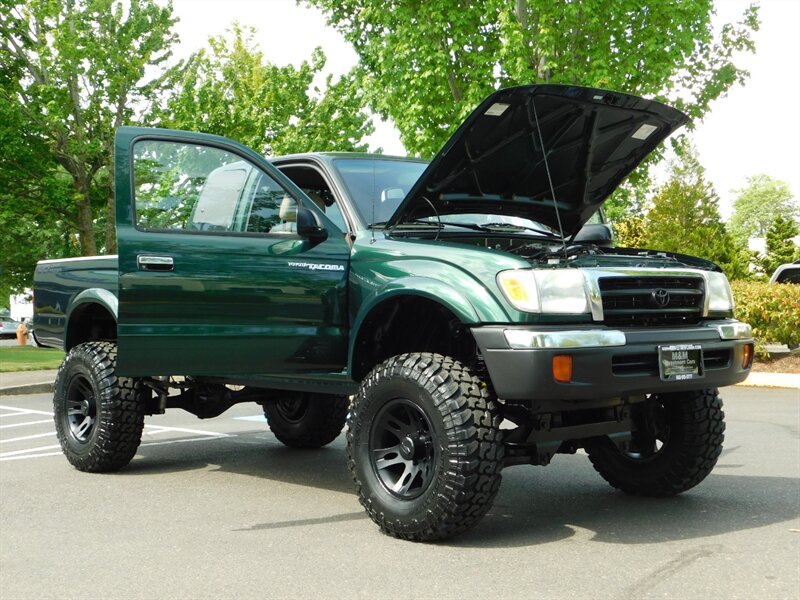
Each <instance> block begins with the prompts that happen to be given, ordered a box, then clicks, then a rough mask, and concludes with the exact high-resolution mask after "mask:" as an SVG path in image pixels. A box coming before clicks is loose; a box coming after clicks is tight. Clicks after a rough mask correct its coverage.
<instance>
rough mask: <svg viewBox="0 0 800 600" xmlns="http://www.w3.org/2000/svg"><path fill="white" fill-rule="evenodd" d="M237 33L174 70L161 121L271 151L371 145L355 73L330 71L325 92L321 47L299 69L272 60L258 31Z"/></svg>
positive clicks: (213, 40)
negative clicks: (320, 81)
mask: <svg viewBox="0 0 800 600" xmlns="http://www.w3.org/2000/svg"><path fill="white" fill-rule="evenodd" d="M230 33H231V35H230V36H229V37H224V36H219V37H212V38H210V39H209V49H208V50H206V49H203V50H200V51H198V52H196V53H195V54H193V55H192V56H191V57H190V58H189V60H188V61H187V63H186V64H185V65H184V66H181V67H179V68H178V69H176V70H174V72H173V73H172V74H171V76H170V81H171V84H170V87H171V88H172V90H173V91H172V93H171V94H170V96H169V98H168V100H167V102H166V105H165V108H164V109H163V110H162V111H160V113H159V114H158V115H157V116H156V120H157V122H158V124H159V125H161V126H165V127H172V128H175V129H191V130H194V131H205V132H208V133H215V134H218V135H224V136H226V137H230V138H233V139H235V140H237V141H239V142H241V143H243V144H246V145H248V146H250V147H252V148H254V149H256V150H259V151H260V152H262V153H264V154H289V153H294V152H307V151H311V150H314V151H325V150H366V149H367V145H366V144H365V143H364V142H363V138H364V137H365V136H367V135H369V134H370V133H372V130H373V127H372V122H371V121H370V118H369V115H367V114H366V113H365V112H364V105H365V100H364V96H363V92H362V91H361V89H360V88H359V86H358V84H357V81H356V79H355V78H354V77H353V75H352V74H348V75H345V76H344V77H341V78H339V79H337V80H336V81H334V80H333V78H332V77H331V76H328V78H327V80H326V85H325V89H324V92H322V91H320V90H319V89H318V88H317V87H314V83H313V82H314V79H315V77H317V76H318V74H319V73H320V71H321V70H322V68H323V66H324V65H325V56H324V54H323V53H322V51H321V50H320V49H317V50H315V51H314V54H313V55H312V57H311V61H310V62H308V61H306V62H303V63H302V64H301V65H300V66H299V67H298V68H295V67H293V66H292V65H287V66H277V65H274V64H271V63H269V62H266V61H265V60H264V56H263V53H262V52H261V51H260V50H259V49H258V46H257V44H256V43H255V41H254V33H255V30H253V29H252V28H242V27H240V26H239V25H238V24H234V26H233V29H232V30H231V32H230Z"/></svg>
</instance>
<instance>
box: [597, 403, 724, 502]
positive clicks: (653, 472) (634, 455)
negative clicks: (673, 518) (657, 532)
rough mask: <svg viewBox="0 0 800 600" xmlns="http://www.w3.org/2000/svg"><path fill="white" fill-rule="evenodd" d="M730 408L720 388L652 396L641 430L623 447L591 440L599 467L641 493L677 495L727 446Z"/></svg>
mask: <svg viewBox="0 0 800 600" xmlns="http://www.w3.org/2000/svg"><path fill="white" fill-rule="evenodd" d="M724 419H725V413H724V412H723V411H722V399H721V398H720V397H719V392H718V390H717V389H716V388H712V389H707V390H698V391H691V392H679V393H675V394H660V395H658V396H651V397H650V398H649V399H648V400H646V401H645V403H644V404H643V405H642V406H640V407H638V410H637V431H635V432H634V433H633V437H632V440H631V444H630V447H629V448H628V450H626V451H625V452H623V451H621V450H620V449H619V448H618V447H617V446H616V445H615V444H613V443H612V442H611V441H610V440H609V439H608V438H602V439H600V440H596V441H595V442H594V443H592V444H589V445H587V448H586V450H587V452H588V454H589V460H591V461H592V465H594V468H595V470H596V471H597V472H598V473H600V475H601V476H602V477H603V479H605V480H606V481H608V483H610V484H611V485H612V486H614V487H615V488H618V489H620V490H622V491H623V492H626V493H628V494H634V495H640V496H656V497H665V496H674V495H675V494H679V493H681V492H684V491H686V490H688V489H690V488H693V487H694V486H696V485H697V484H698V483H700V482H701V481H703V479H705V478H706V477H707V476H708V474H709V473H711V471H712V469H713V468H714V465H716V464H717V459H718V458H719V455H720V453H721V452H722V442H723V441H724V439H725V435H724V432H725V421H724Z"/></svg>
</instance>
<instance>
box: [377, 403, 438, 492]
mask: <svg viewBox="0 0 800 600" xmlns="http://www.w3.org/2000/svg"><path fill="white" fill-rule="evenodd" d="M369 453H370V462H371V464H372V468H373V470H374V471H375V475H376V476H377V478H378V480H379V481H380V482H381V484H383V486H384V487H385V488H386V490H387V491H388V492H389V493H390V494H393V495H395V496H397V497H398V498H402V499H405V500H410V499H412V498H416V497H418V496H419V495H420V494H422V493H423V492H424V491H425V490H426V489H427V488H428V486H429V485H430V483H431V481H432V479H433V473H434V463H435V461H436V455H437V452H436V447H435V445H434V444H433V427H431V423H430V421H429V420H428V417H426V416H425V413H424V412H423V411H422V409H421V408H420V407H419V406H418V405H417V404H416V403H415V402H413V401H412V400H409V399H407V398H396V399H394V400H392V401H390V402H389V403H387V404H386V405H385V406H384V407H383V408H382V409H381V411H380V412H379V413H378V415H377V416H376V417H375V420H374V421H373V423H372V431H371V432H370V437H369Z"/></svg>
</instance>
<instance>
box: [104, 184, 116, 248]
mask: <svg viewBox="0 0 800 600" xmlns="http://www.w3.org/2000/svg"><path fill="white" fill-rule="evenodd" d="M116 216H117V199H116V196H115V195H114V184H113V178H112V184H111V193H110V194H109V195H108V204H106V254H116V253H117V227H116V223H117V220H116Z"/></svg>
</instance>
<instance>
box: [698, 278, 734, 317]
mask: <svg viewBox="0 0 800 600" xmlns="http://www.w3.org/2000/svg"><path fill="white" fill-rule="evenodd" d="M703 275H705V278H706V315H708V314H709V313H712V312H713V313H726V314H730V313H733V292H732V291H731V286H730V284H729V283H728V278H727V277H725V274H724V273H713V272H706V273H703Z"/></svg>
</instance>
